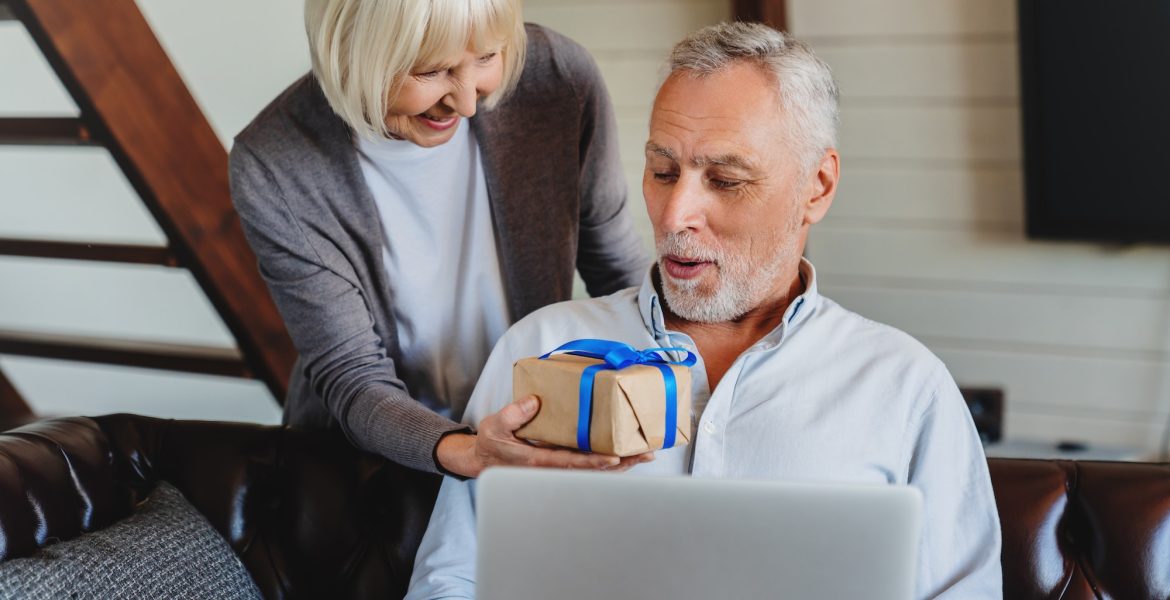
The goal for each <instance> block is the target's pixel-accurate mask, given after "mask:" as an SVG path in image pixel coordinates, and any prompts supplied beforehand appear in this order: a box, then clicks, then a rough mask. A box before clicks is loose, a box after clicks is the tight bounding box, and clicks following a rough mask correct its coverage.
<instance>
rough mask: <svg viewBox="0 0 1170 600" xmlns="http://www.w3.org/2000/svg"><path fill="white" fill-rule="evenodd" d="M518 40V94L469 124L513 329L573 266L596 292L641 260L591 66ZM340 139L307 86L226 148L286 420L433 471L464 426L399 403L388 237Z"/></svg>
mask: <svg viewBox="0 0 1170 600" xmlns="http://www.w3.org/2000/svg"><path fill="white" fill-rule="evenodd" d="M527 30H528V48H527V63H526V65H525V67H524V72H523V75H522V76H521V78H520V82H519V85H518V87H517V88H516V90H515V91H514V93H513V94H512V95H511V96H509V97H508V98H507V99H506V100H505V101H504V102H502V103H501V104H500V105H499V106H497V107H496V108H495V109H494V110H491V111H486V110H481V111H479V113H478V114H477V115H476V116H475V117H474V118H472V119H471V120H470V123H471V126H472V127H473V128H474V130H475V135H476V139H477V140H478V141H479V144H480V147H481V150H482V156H483V163H484V170H485V172H486V178H487V187H488V194H489V196H490V198H491V205H492V217H493V221H494V225H495V231H496V236H497V242H498V248H499V252H500V262H501V268H502V269H503V272H504V278H505V288H506V290H507V295H508V301H509V307H510V311H511V317H512V320H513V321H515V320H518V319H520V318H521V317H523V316H524V315H526V314H528V313H530V312H532V311H533V310H536V309H537V308H540V307H542V306H545V305H547V304H551V303H553V302H559V301H562V300H567V299H568V298H569V297H570V295H571V293H572V285H573V271H574V269H576V270H577V271H579V272H580V273H581V277H582V279H584V281H585V284H586V287H587V289H588V291H589V293H590V294H591V295H594V296H598V295H604V294H608V293H612V292H614V291H617V290H619V289H622V288H625V287H628V286H631V285H636V284H637V283H638V282H639V281H640V279H641V277H642V275H643V274H644V269H645V268H646V266H647V265H648V264H649V260H648V257H647V255H646V254H645V249H644V248H643V245H642V243H641V241H640V239H639V237H638V235H637V234H636V232H635V231H634V229H633V226H632V223H631V221H630V219H629V213H628V211H627V210H626V184H625V181H624V178H623V177H622V170H621V164H620V162H619V158H618V142H617V133H616V126H615V123H614V117H613V110H612V108H611V106H610V101H609V97H608V95H607V92H606V90H605V86H604V83H603V82H602V79H601V76H600V74H599V73H598V71H597V67H596V65H595V64H594V62H593V60H592V58H591V57H590V56H589V54H588V53H587V52H586V51H585V50H584V49H583V48H581V47H580V46H579V45H577V44H576V43H574V42H572V41H570V40H569V39H567V38H565V37H563V36H561V35H559V34H557V33H554V32H552V31H550V30H548V29H545V28H543V27H540V26H535V25H528V26H527ZM351 136H352V132H351V130H350V129H349V128H348V127H347V126H346V125H345V123H344V122H343V121H342V120H341V119H340V118H339V117H337V115H336V114H334V113H333V111H332V110H331V109H330V107H329V104H328V103H327V101H326V99H325V96H324V94H323V93H322V92H321V89H320V87H319V85H318V84H317V82H316V80H315V79H314V78H313V77H312V76H311V75H306V76H305V77H303V78H301V79H300V80H298V81H297V82H295V83H294V84H293V85H292V86H290V87H289V88H288V89H287V90H285V91H284V92H283V93H282V94H281V95H280V96H279V97H277V98H276V100H274V101H273V102H272V103H271V104H270V105H268V107H266V108H265V109H264V110H263V111H262V112H261V113H260V114H259V115H258V116H257V117H256V119H255V120H253V121H252V123H251V124H249V125H248V126H247V127H246V128H245V129H244V131H243V132H241V133H240V134H239V135H238V136H237V137H236V143H235V146H234V147H233V148H232V151H231V188H232V199H233V201H234V203H235V206H236V211H237V212H238V213H239V215H240V219H241V221H242V222H243V225H244V231H245V233H246V235H247V237H248V241H249V242H250V244H251V245H252V248H253V250H254V251H255V252H256V256H257V258H258V261H259V265H260V272H261V274H262V275H263V277H264V280H265V281H266V282H267V284H268V288H269V290H270V291H271V293H272V297H273V299H274V300H275V301H276V305H277V307H278V308H279V310H280V312H281V315H282V316H283V318H284V322H285V325H286V326H287V327H288V330H289V333H290V335H291V336H292V339H293V342H294V343H295V345H296V348H297V351H298V353H299V358H298V359H297V362H296V364H295V366H294V370H293V373H292V380H291V382H290V390H289V395H288V398H287V399H286V401H285V405H284V419H285V422H286V423H289V424H292V425H297V426H303V427H312V428H319V427H339V428H340V429H341V430H342V431H344V432H345V434H346V435H347V436H348V437H349V439H350V440H351V441H352V442H353V443H354V444H355V445H356V446H358V447H359V448H362V449H364V450H367V451H370V452H375V453H378V454H381V455H383V456H386V457H387V458H390V459H392V460H394V461H397V462H399V463H401V464H404V465H406V466H409V467H413V468H416V469H420V470H424V471H436V470H437V467H436V465H435V456H434V450H435V446H436V445H437V444H438V441H439V438H440V437H441V436H442V435H443V434H444V433H446V432H449V431H453V430H457V429H461V428H462V427H461V426H460V425H458V424H456V423H455V422H453V421H451V420H449V419H447V418H444V417H442V416H440V415H438V414H435V413H433V412H431V411H430V410H428V409H427V408H426V407H424V406H423V405H422V404H420V403H419V402H417V401H416V400H414V399H413V398H411V396H410V387H409V385H408V384H409V382H403V381H402V380H401V379H400V378H399V376H398V375H397V373H396V371H395V368H394V360H395V357H397V356H398V343H397V333H396V331H395V323H394V317H393V310H392V308H393V305H394V298H393V295H392V294H391V292H390V290H391V286H390V285H389V283H390V282H389V281H388V276H387V273H386V269H385V267H384V266H383V264H382V244H383V236H384V235H385V234H384V230H383V228H382V226H381V220H380V218H381V217H380V216H379V214H378V210H377V208H376V207H375V205H374V200H373V198H372V197H371V195H370V191H369V188H368V187H367V186H366V182H365V180H364V178H363V176H362V173H361V168H360V166H359V164H358V159H357V154H356V149H355V148H354V144H353V141H352V137H351ZM436 267H438V265H426V264H420V265H419V268H420V269H429V268H436ZM458 417H459V415H455V418H458Z"/></svg>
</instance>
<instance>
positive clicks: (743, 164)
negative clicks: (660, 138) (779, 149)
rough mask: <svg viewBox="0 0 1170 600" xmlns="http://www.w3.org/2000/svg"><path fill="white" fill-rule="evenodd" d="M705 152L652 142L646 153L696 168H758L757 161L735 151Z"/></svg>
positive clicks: (714, 150) (647, 144)
mask: <svg viewBox="0 0 1170 600" xmlns="http://www.w3.org/2000/svg"><path fill="white" fill-rule="evenodd" d="M706 150H709V151H704V150H703V149H699V151H697V152H686V151H685V150H680V149H676V148H674V147H671V146H669V145H666V146H663V145H660V144H658V143H657V142H655V141H654V140H651V141H649V142H647V143H646V153H647V154H654V155H657V156H661V157H664V158H667V159H669V160H671V161H673V162H676V163H677V162H684V161H685V162H686V163H688V164H690V165H691V166H694V167H706V166H708V165H726V166H731V167H739V168H741V169H751V168H753V167H755V166H756V161H755V160H753V159H752V158H751V156H749V155H748V154H745V153H743V152H739V151H737V150H735V149H728V150H726V151H724V150H723V149H721V148H718V147H712V148H708V149H706Z"/></svg>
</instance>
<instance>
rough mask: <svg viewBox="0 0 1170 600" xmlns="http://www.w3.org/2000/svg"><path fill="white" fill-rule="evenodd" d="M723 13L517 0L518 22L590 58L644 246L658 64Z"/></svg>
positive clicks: (673, 0)
mask: <svg viewBox="0 0 1170 600" xmlns="http://www.w3.org/2000/svg"><path fill="white" fill-rule="evenodd" d="M730 15H731V0H525V3H524V16H525V19H526V20H528V21H531V22H534V23H540V24H542V25H546V26H548V27H551V28H553V29H555V30H557V31H559V32H561V33H563V34H565V35H567V36H569V37H570V38H572V39H574V40H576V41H578V42H580V43H581V45H582V46H584V47H585V48H586V49H588V50H589V52H590V53H591V54H593V57H594V58H595V59H596V60H597V66H598V67H599V68H600V69H601V74H602V76H603V77H604V78H605V81H606V85H607V86H608V87H609V93H610V96H611V97H612V98H613V103H614V110H615V112H616V113H617V122H618V136H619V138H620V139H621V155H622V164H623V165H624V167H625V173H626V182H627V183H628V184H629V189H630V192H629V198H630V208H631V209H632V214H633V216H634V218H635V219H636V222H637V225H638V229H639V231H641V232H642V234H643V235H644V236H645V237H646V240H647V241H646V243H647V247H648V248H649V247H651V240H653V238H654V236H653V233H652V232H651V230H650V221H649V219H648V218H647V216H646V210H645V205H644V204H642V169H643V166H644V164H645V161H644V160H643V148H644V147H645V145H646V135H647V131H648V129H649V123H650V105H651V104H652V103H653V101H654V92H655V91H657V88H658V81H659V78H660V75H661V71H660V69H661V67H662V64H663V61H664V60H665V59H666V55H667V53H669V52H670V48H671V47H672V46H673V45H674V44H675V43H676V42H678V41H679V40H680V39H682V38H683V37H684V36H685V35H687V34H688V33H690V32H692V31H694V30H696V29H699V28H701V27H704V26H706V25H711V24H714V23H718V22H720V21H724V20H727V19H728V18H730ZM578 291H579V294H584V289H583V288H579V290H578Z"/></svg>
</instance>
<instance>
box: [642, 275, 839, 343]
mask: <svg viewBox="0 0 1170 600" xmlns="http://www.w3.org/2000/svg"><path fill="white" fill-rule="evenodd" d="M657 268H658V265H657V263H655V264H654V265H651V267H650V268H649V269H647V270H646V276H645V277H643V278H642V286H641V287H640V288H639V289H638V310H639V312H640V313H641V314H642V324H643V325H645V326H646V331H649V332H650V334H651V335H652V336H654V339H659V338H661V337H662V336H664V335H666V320H665V318H664V317H663V314H662V300H661V299H660V298H659V297H658V291H657V290H655V289H654V273H655V270H656V269H657ZM799 269H800V277H801V279H803V280H804V283H805V285H804V292H803V293H801V294H800V295H799V296H797V297H796V298H794V299H793V300H792V302H790V303H789V304H788V308H787V309H786V310H785V311H784V320H783V321H782V322H781V323H780V325H779V326H777V327H776V329H774V330H773V331H772V332H771V333H769V334H768V335H766V336H764V337H765V338H774V337H779V338H783V337H785V336H787V335H789V334H790V333H791V332H792V331H795V330H796V328H797V326H799V325H800V324H801V323H803V322H804V321H805V320H807V319H808V318H809V316H811V315H812V314H813V312H815V311H816V309H817V306H818V305H819V304H820V294H819V293H817V270H816V268H815V267H813V264H812V263H811V262H809V260H808V259H807V258H803V257H801V259H800V267H799ZM776 341H777V342H779V339H777V340H776Z"/></svg>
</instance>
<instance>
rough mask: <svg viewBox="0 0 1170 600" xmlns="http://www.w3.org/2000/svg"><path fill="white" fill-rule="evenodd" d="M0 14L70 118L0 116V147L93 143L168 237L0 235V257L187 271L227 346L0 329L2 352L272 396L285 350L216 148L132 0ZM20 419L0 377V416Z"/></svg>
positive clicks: (287, 357)
mask: <svg viewBox="0 0 1170 600" xmlns="http://www.w3.org/2000/svg"><path fill="white" fill-rule="evenodd" d="M12 20H16V21H19V22H20V23H21V24H23V26H24V27H25V28H26V29H27V30H28V32H29V34H30V35H31V37H32V39H33V40H34V41H35V42H36V44H37V46H38V47H39V48H40V50H41V52H42V53H43V54H44V55H45V57H46V58H47V59H48V62H49V64H50V65H51V66H52V68H53V70H54V71H55V72H56V73H57V76H58V77H59V78H60V80H61V82H62V83H63V84H64V86H65V88H66V89H67V90H68V92H69V94H70V95H71V96H72V97H73V100H74V102H76V104H77V106H78V107H79V108H80V113H81V114H80V116H79V117H76V118H73V117H60V116H54V115H45V116H44V117H37V118H0V145H49V146H62V145H64V146H76V145H91V146H101V147H104V148H105V149H106V150H107V151H108V152H109V153H110V155H111V156H112V157H113V158H114V161H115V162H116V163H117V164H118V166H119V167H120V168H121V169H122V171H123V173H124V175H125V177H126V179H127V180H128V181H129V182H130V185H131V186H132V187H133V188H134V190H135V191H136V192H137V193H138V195H139V196H140V197H141V199H142V202H143V203H144V204H145V205H146V207H147V208H148V209H149V210H150V213H151V214H152V215H153V216H154V218H155V220H156V221H157V222H158V224H159V226H160V227H161V228H162V230H163V232H164V233H165V234H166V237H167V239H168V244H167V245H166V246H165V247H153V246H142V245H120V244H98V243H94V244H90V243H84V242H58V241H43V240H32V239H0V256H21V257H37V258H46V259H65V260H86V261H103V262H114V263H127V264H142V265H161V266H165V267H174V268H185V269H188V270H189V271H190V272H191V273H192V274H193V275H194V277H195V279H196V281H197V282H198V283H199V285H200V286H201V287H202V288H203V290H204V292H205V293H206V294H207V297H208V299H209V300H210V301H211V304H212V305H213V306H214V307H215V309H216V311H217V312H218V313H219V316H220V317H221V318H222V319H223V321H224V323H225V324H226V325H227V327H228V329H229V330H230V331H231V333H232V334H233V335H234V336H235V338H236V343H237V348H236V349H231V348H227V349H225V348H215V347H201V346H192V345H177V344H160V343H154V342H138V341H130V340H115V339H103V338H92V337H75V336H74V337H70V336H61V335H49V334H45V333H38V332H34V331H11V330H3V329H0V354H9V355H23V356H35V357H42V358H52V359H62V360H71V361H83V362H96V363H107V364H116V365H125V366H134V367H144V368H152V369H167V370H174V371H184V372H191V373H207V374H215V375H226V376H233V377H247V378H255V379H258V380H261V381H263V382H264V383H265V384H266V385H267V387H268V389H269V390H271V392H272V394H273V396H274V397H275V398H276V399H277V401H278V402H283V399H284V395H285V392H286V390H287V385H288V376H289V373H290V371H291V369H292V364H293V360H294V359H295V357H296V353H295V350H294V349H293V346H292V342H291V341H290V340H289V337H288V334H287V332H286V331H285V328H284V324H283V322H282V321H281V319H280V315H279V314H278V313H277V311H276V307H275V305H274V304H273V302H272V300H271V297H270V296H269V295H268V290H267V288H266V287H265V285H264V282H263V281H262V280H261V278H260V275H259V273H258V271H257V269H256V259H255V256H254V255H253V254H252V251H251V249H250V248H249V246H248V244H247V242H246V240H245V239H244V235H243V231H242V230H241V228H240V224H239V221H238V219H237V217H236V214H235V211H234V210H233V208H232V204H231V196H230V192H229V190H228V170H227V153H226V151H225V150H224V147H223V145H222V144H221V143H220V141H219V139H218V138H217V137H216V135H215V133H214V131H213V130H212V129H211V126H210V125H209V124H208V122H207V119H206V118H205V117H204V116H203V113H202V112H201V111H200V110H199V107H198V105H197V104H196V103H195V100H194V98H192V96H191V94H190V93H189V92H188V90H187V87H186V86H185V85H184V83H183V81H182V79H181V78H180V77H179V74H178V72H177V71H176V70H175V68H174V66H173V65H172V64H171V61H170V59H169V58H168V57H167V55H166V53H165V52H164V51H163V49H162V47H161V46H160V45H159V43H158V40H157V39H156V38H155V36H154V33H153V31H152V30H151V29H150V26H149V25H148V24H147V22H146V20H145V19H144V18H143V16H142V14H141V13H140V12H139V10H138V7H137V5H136V4H135V3H134V0H81V1H78V0H72V1H69V0H0V21H12ZM0 190H2V188H0ZM17 200H20V199H16V198H7V199H6V201H9V202H11V201H17ZM32 417H33V415H32V414H31V411H30V410H29V407H28V405H27V403H26V402H24V400H23V399H22V398H21V395H20V393H19V392H18V391H17V390H16V388H15V387H14V386H13V385H12V383H11V382H10V381H9V380H8V379H7V378H5V377H4V375H3V373H0V421H3V422H19V421H22V420H28V419H30V418H32Z"/></svg>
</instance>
